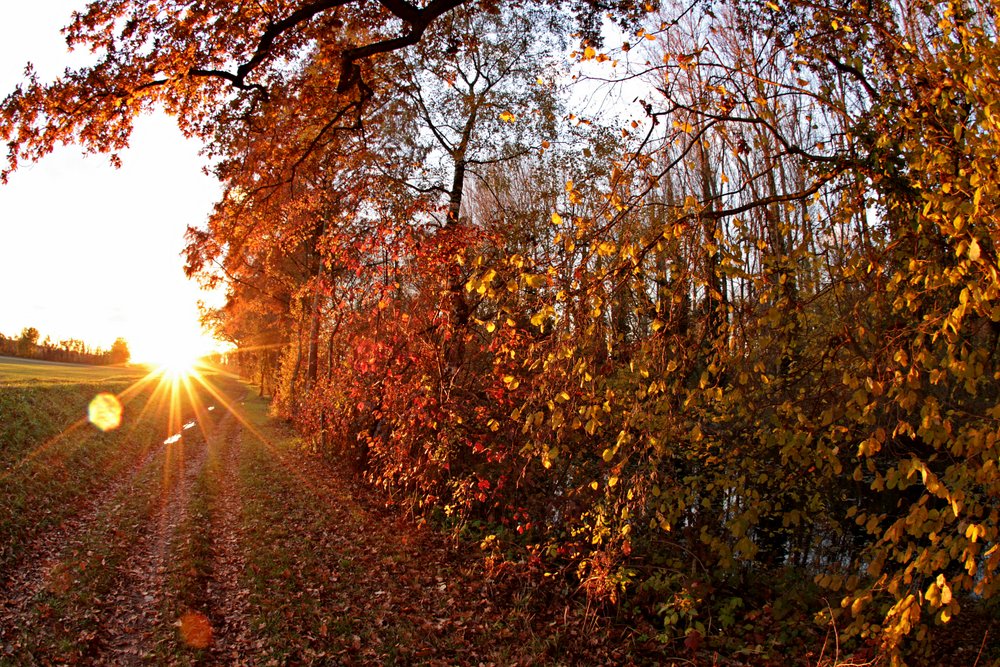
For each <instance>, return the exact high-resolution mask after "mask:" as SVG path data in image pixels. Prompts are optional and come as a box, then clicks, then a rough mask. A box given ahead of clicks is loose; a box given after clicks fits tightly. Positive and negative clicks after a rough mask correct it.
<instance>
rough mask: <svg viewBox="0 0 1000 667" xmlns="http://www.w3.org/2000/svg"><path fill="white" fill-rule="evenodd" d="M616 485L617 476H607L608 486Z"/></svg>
mask: <svg viewBox="0 0 1000 667" xmlns="http://www.w3.org/2000/svg"><path fill="white" fill-rule="evenodd" d="M617 485H618V478H617V477H615V476H614V475H612V476H611V477H609V478H608V486H610V487H612V488H614V487H615V486H617Z"/></svg>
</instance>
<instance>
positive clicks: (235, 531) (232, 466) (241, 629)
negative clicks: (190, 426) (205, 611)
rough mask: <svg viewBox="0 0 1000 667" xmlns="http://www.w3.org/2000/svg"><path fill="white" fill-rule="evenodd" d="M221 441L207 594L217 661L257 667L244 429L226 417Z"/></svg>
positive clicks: (213, 652)
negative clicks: (248, 577) (247, 579)
mask: <svg viewBox="0 0 1000 667" xmlns="http://www.w3.org/2000/svg"><path fill="white" fill-rule="evenodd" d="M225 420H226V422H225V429H224V433H225V435H224V437H223V438H222V439H221V440H220V447H221V449H222V451H221V452H220V455H221V459H222V467H221V470H222V471H221V475H220V480H219V499H218V505H217V511H216V513H215V515H214V516H213V517H212V536H213V549H214V560H213V564H212V577H211V579H210V581H209V583H208V590H207V591H206V593H207V597H208V602H209V605H210V611H209V616H210V618H211V619H212V621H213V625H214V627H215V628H216V630H217V632H216V637H215V642H214V644H213V646H212V650H211V655H212V658H213V659H215V660H217V661H219V662H220V663H223V664H237V665H244V664H252V663H253V660H252V658H251V657H250V655H251V653H250V652H251V648H250V647H251V640H252V638H251V630H250V623H249V616H250V591H249V590H248V589H247V588H246V587H245V586H244V585H243V584H242V582H241V575H242V573H243V572H244V571H245V569H246V566H247V558H246V553H245V544H246V538H245V536H244V534H243V529H242V513H243V498H242V494H241V490H240V485H239V479H238V475H239V466H240V456H241V454H242V449H243V427H242V426H241V425H240V424H239V423H238V422H237V420H236V419H235V418H234V417H233V416H232V415H229V414H227V415H226V417H225Z"/></svg>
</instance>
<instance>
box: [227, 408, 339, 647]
mask: <svg viewBox="0 0 1000 667" xmlns="http://www.w3.org/2000/svg"><path fill="white" fill-rule="evenodd" d="M245 407H246V410H247V416H248V418H249V419H250V421H251V422H252V423H254V424H255V425H256V427H257V428H258V429H262V430H263V433H264V434H265V435H266V437H267V438H268V443H267V444H265V443H264V442H262V441H261V440H260V439H259V438H257V437H256V436H254V435H252V434H251V433H249V432H247V433H245V434H244V437H243V447H242V451H241V455H240V459H239V471H238V475H239V483H240V485H241V488H242V489H243V497H244V499H245V500H244V502H243V514H242V517H241V519H242V522H243V531H244V535H245V536H246V539H247V545H248V549H247V569H246V571H245V575H244V576H245V582H244V583H245V584H246V586H247V588H248V589H249V591H250V606H251V609H252V616H251V618H250V619H248V620H249V624H250V627H251V630H252V631H253V633H254V634H255V635H256V636H257V637H258V638H259V641H260V645H261V646H263V648H262V653H261V654H260V655H259V656H257V657H258V658H259V660H260V662H261V664H269V663H270V662H272V661H276V664H285V663H288V662H294V663H302V662H314V661H321V660H324V659H327V658H331V657H332V656H329V655H327V650H328V648H329V644H330V641H329V640H331V639H333V638H334V636H339V637H341V638H343V639H345V640H346V642H347V643H349V644H351V643H353V639H352V636H353V635H354V630H355V629H354V624H353V621H352V619H351V618H350V617H341V618H339V619H334V618H331V617H330V616H329V615H328V613H329V611H328V610H329V609H330V608H331V606H332V605H331V604H330V599H329V598H330V597H331V592H332V591H331V590H330V589H329V585H330V584H332V585H335V583H334V582H333V580H332V578H331V568H330V565H331V564H330V563H328V562H327V559H326V557H325V554H324V553H323V552H322V549H321V547H320V545H319V544H317V543H315V542H312V541H310V540H306V539H302V537H303V536H307V535H315V534H319V533H321V532H322V531H323V524H324V521H323V517H322V516H321V515H320V513H319V512H318V511H316V509H315V502H314V499H313V501H309V500H308V499H306V498H303V497H302V488H301V485H299V484H297V483H296V481H295V478H294V476H293V475H292V474H291V472H289V471H288V470H287V469H285V468H284V467H283V466H282V464H281V462H280V460H279V459H278V458H277V456H276V453H279V452H281V451H283V450H285V449H286V448H288V447H289V446H291V444H292V442H293V440H294V438H293V436H291V435H290V434H288V433H286V432H283V431H282V430H281V429H278V428H275V427H272V426H269V425H268V424H267V421H268V419H267V412H266V411H267V407H266V403H265V402H263V401H262V400H260V399H253V400H248V401H247V402H246V405H245ZM324 582H326V583H324ZM340 643H343V642H340Z"/></svg>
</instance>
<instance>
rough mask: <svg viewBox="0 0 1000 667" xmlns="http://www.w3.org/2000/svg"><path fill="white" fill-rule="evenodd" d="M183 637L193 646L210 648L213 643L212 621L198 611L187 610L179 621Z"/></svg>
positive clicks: (178, 624)
mask: <svg viewBox="0 0 1000 667" xmlns="http://www.w3.org/2000/svg"><path fill="white" fill-rule="evenodd" d="M177 627H178V628H180V635H181V639H182V640H184V643H185V644H187V645H188V646H190V647H191V648H198V649H202V648H208V646H209V644H211V643H212V622H211V621H209V620H208V617H207V616H205V615H204V614H202V613H200V612H197V611H186V612H184V615H183V616H181V618H180V620H179V621H177Z"/></svg>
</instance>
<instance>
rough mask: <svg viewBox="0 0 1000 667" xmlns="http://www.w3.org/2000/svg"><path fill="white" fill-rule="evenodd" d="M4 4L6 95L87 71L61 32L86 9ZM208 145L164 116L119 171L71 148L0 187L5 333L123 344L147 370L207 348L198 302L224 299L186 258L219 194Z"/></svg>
mask: <svg viewBox="0 0 1000 667" xmlns="http://www.w3.org/2000/svg"><path fill="white" fill-rule="evenodd" d="M0 5H2V7H3V17H4V20H3V21H2V22H0V96H2V97H5V96H6V95H7V93H8V92H10V91H11V90H12V89H13V88H14V86H15V85H16V84H17V83H18V82H19V81H20V80H21V78H22V76H23V72H24V66H25V64H26V63H27V62H28V61H31V62H32V63H33V64H34V65H35V68H36V70H37V71H38V73H39V76H40V78H42V79H43V80H47V79H50V78H52V77H54V76H55V75H56V74H58V73H59V72H61V71H62V70H63V68H65V67H66V66H67V65H70V64H73V63H76V64H79V63H82V62H86V56H87V54H70V53H68V52H67V50H66V45H65V41H64V40H63V37H62V35H61V34H60V32H59V30H60V28H62V27H63V26H64V25H66V24H67V23H68V22H69V18H70V16H71V14H72V11H73V10H74V9H82V8H83V7H84V6H85V5H86V2H85V0H45V1H44V2H15V1H14V0H0ZM200 148H201V146H200V144H199V143H198V142H197V141H195V140H189V139H185V138H184V136H183V135H182V134H181V133H180V131H179V130H178V129H177V127H176V124H175V123H174V121H173V120H172V119H171V118H169V117H168V116H166V115H164V114H158V115H154V116H148V117H143V118H141V119H139V121H138V123H137V126H136V130H135V133H134V134H133V137H132V141H131V146H130V148H129V149H128V150H127V151H125V152H124V153H122V154H121V158H122V162H123V166H122V168H121V169H114V168H113V167H111V165H110V163H109V162H108V158H107V156H104V155H90V156H84V155H83V154H82V152H81V150H80V148H79V147H76V146H69V147H63V148H60V149H57V150H56V151H55V152H54V153H53V154H51V155H49V156H48V157H46V158H44V159H43V160H42V161H40V162H38V163H36V164H31V165H23V166H22V167H21V168H20V169H19V170H18V171H17V172H16V173H14V174H13V175H12V176H11V178H10V181H9V183H8V184H7V185H6V186H2V185H0V333H3V334H4V335H6V336H17V335H19V334H20V332H21V330H22V329H23V328H24V327H35V328H36V329H38V330H39V332H40V334H41V338H42V339H44V338H45V337H46V336H50V337H51V339H52V341H54V342H57V341H59V340H63V339H66V338H76V339H81V340H84V341H85V342H87V343H88V344H90V345H92V346H94V347H98V346H100V347H103V348H104V349H108V348H109V347H110V346H111V343H112V342H113V341H114V340H115V339H116V338H118V337H123V338H125V339H126V341H128V343H129V348H130V350H131V351H132V356H133V361H140V362H156V361H162V360H165V359H176V358H177V357H178V356H183V355H184V354H185V353H193V352H199V353H204V352H208V351H211V349H212V348H213V343H212V341H211V340H210V339H209V338H208V337H207V336H206V335H205V334H204V333H203V332H202V331H201V329H200V326H199V324H198V306H197V303H198V301H199V299H201V300H204V301H206V302H207V303H209V304H213V305H217V304H218V303H219V302H220V300H221V296H220V295H219V294H207V293H205V292H201V291H200V290H199V289H198V287H197V285H196V284H194V283H193V282H191V281H188V280H187V279H186V278H185V277H184V274H183V270H182V269H183V264H184V262H183V258H182V257H181V251H182V250H183V248H184V230H185V229H186V228H187V226H188V225H195V226H201V225H203V223H204V222H205V220H206V219H207V217H208V215H209V213H210V212H211V208H212V204H213V202H214V201H215V200H216V199H217V197H218V196H219V193H220V187H219V185H218V183H217V182H216V181H215V179H214V178H212V177H210V176H207V175H205V174H204V173H203V166H204V164H205V162H204V160H203V159H202V158H200V156H199V154H198V153H199V150H200Z"/></svg>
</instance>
